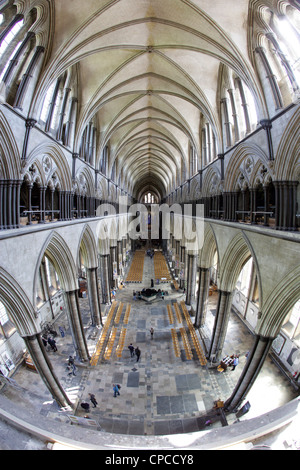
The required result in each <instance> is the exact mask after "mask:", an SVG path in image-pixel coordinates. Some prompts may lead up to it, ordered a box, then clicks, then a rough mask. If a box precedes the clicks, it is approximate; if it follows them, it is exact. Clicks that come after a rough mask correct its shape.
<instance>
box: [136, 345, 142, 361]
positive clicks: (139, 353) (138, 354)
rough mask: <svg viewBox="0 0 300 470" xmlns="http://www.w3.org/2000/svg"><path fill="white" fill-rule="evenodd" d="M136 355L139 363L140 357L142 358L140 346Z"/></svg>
mask: <svg viewBox="0 0 300 470" xmlns="http://www.w3.org/2000/svg"><path fill="white" fill-rule="evenodd" d="M135 355H136V362H139V360H140V357H141V350H140V348H139V347H138V346H137V347H136V348H135Z"/></svg>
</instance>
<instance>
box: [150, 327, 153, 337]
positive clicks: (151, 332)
mask: <svg viewBox="0 0 300 470" xmlns="http://www.w3.org/2000/svg"><path fill="white" fill-rule="evenodd" d="M153 334H154V328H152V327H151V328H150V335H151V339H153Z"/></svg>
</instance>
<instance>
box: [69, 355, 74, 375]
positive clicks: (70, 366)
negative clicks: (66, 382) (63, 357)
mask: <svg viewBox="0 0 300 470" xmlns="http://www.w3.org/2000/svg"><path fill="white" fill-rule="evenodd" d="M67 369H68V370H69V373H68V375H72V374H73V375H76V374H75V372H76V366H75V362H74V358H73V356H69V359H68V366H67Z"/></svg>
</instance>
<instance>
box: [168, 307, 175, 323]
mask: <svg viewBox="0 0 300 470" xmlns="http://www.w3.org/2000/svg"><path fill="white" fill-rule="evenodd" d="M167 311H168V316H169V323H170V325H173V324H174V323H175V321H174V315H173V312H172V307H171V305H170V304H167Z"/></svg>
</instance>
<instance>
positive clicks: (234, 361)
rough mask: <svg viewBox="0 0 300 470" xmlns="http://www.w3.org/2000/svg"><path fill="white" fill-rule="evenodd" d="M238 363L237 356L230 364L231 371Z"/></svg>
mask: <svg viewBox="0 0 300 470" xmlns="http://www.w3.org/2000/svg"><path fill="white" fill-rule="evenodd" d="M238 363H239V356H235V357H234V359H233V364H232V369H231V370H234V369H235V368H236V366H237V365H238Z"/></svg>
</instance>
